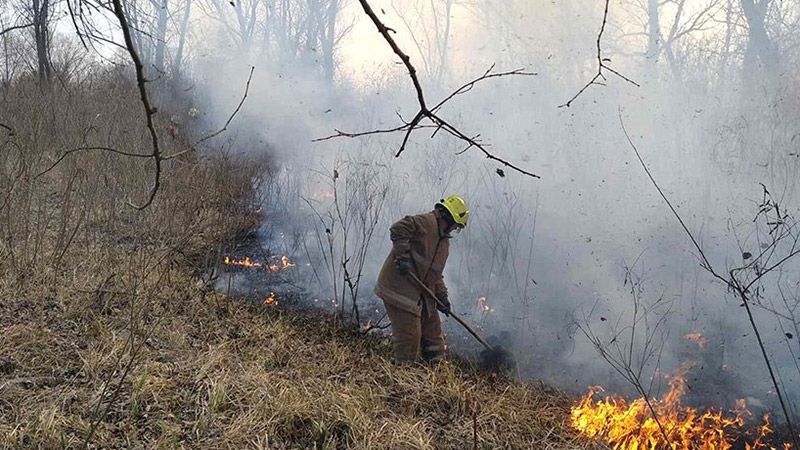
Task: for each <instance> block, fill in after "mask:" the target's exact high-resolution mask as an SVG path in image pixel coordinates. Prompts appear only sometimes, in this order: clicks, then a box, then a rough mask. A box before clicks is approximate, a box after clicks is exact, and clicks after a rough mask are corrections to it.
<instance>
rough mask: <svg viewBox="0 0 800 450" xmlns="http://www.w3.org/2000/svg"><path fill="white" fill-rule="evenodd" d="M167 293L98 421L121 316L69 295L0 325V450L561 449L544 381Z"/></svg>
mask: <svg viewBox="0 0 800 450" xmlns="http://www.w3.org/2000/svg"><path fill="white" fill-rule="evenodd" d="M177 277H178V275H177V274H176V278H177ZM182 284H183V286H181V285H182ZM170 290H171V292H163V293H162V294H163V295H165V296H167V297H166V298H165V300H166V301H159V300H153V301H151V302H149V303H148V304H147V316H148V317H147V319H142V321H143V322H144V323H145V326H143V327H142V328H143V329H144V328H147V325H149V324H151V323H158V324H159V325H158V326H157V327H156V328H155V329H154V330H153V331H152V333H151V334H149V337H147V338H146V344H145V345H144V346H143V347H142V351H141V353H140V354H139V356H138V358H137V362H136V365H135V367H134V368H133V369H132V370H131V372H130V374H129V376H128V377H127V378H126V379H125V380H124V382H123V384H122V393H121V394H120V395H119V397H118V399H117V400H116V401H115V402H114V404H113V405H111V407H110V408H109V411H108V413H107V415H105V416H104V417H100V416H98V415H97V414H93V413H92V410H93V408H94V407H95V405H97V404H98V401H100V400H101V397H100V393H101V392H102V391H103V383H104V380H106V379H107V378H109V375H110V374H111V373H112V372H114V371H115V370H116V371H117V372H119V371H120V370H121V368H120V366H121V365H122V364H116V365H115V362H116V360H117V357H118V356H122V361H123V363H124V362H125V361H127V360H128V359H129V358H130V356H131V355H130V353H131V347H130V345H129V344H128V342H129V341H128V338H129V332H130V330H129V329H128V327H127V323H128V320H127V316H128V314H129V312H128V311H127V308H126V307H125V306H128V305H121V306H120V307H114V308H112V309H111V310H110V311H108V312H107V313H106V314H98V313H97V311H96V310H95V309H93V308H92V305H93V303H94V302H95V299H94V298H93V295H91V294H84V295H73V296H69V297H65V298H61V299H60V301H54V305H53V307H54V308H56V309H61V308H59V307H58V306H56V305H55V303H59V304H62V305H65V304H68V305H69V306H68V307H63V310H62V313H61V314H54V315H53V316H52V318H51V319H49V320H55V321H58V322H60V323H49V322H48V319H47V318H46V317H33V316H29V317H27V318H26V319H25V320H20V319H19V318H17V317H13V316H11V317H9V316H6V315H5V314H4V316H3V317H2V321H3V323H5V324H8V323H13V325H9V326H6V327H5V328H4V329H3V331H2V332H1V333H0V342H2V345H0V359H3V360H5V361H10V362H11V364H12V366H13V367H12V368H11V370H10V371H7V373H5V375H4V377H3V379H4V380H6V381H5V382H6V383H11V384H10V385H8V386H6V387H3V388H0V389H1V390H0V392H2V404H0V446H2V447H10V448H30V447H41V448H62V447H79V446H80V445H81V444H82V442H83V441H84V439H85V437H86V434H87V432H88V430H89V428H90V426H91V423H92V421H94V420H96V419H98V418H100V419H102V420H101V422H100V425H99V427H98V429H97V432H96V435H95V437H94V439H93V442H94V445H95V446H96V447H98V448H121V447H129V446H132V447H134V448H365V449H366V448H386V449H398V448H453V449H457V448H472V447H473V443H474V434H475V433H476V434H477V446H478V448H547V447H555V448H569V447H572V445H571V444H570V440H571V439H572V433H571V432H570V431H569V430H568V429H567V428H566V427H565V425H564V419H565V417H566V415H567V413H568V409H569V405H570V404H571V399H569V398H567V397H565V396H563V395H561V394H559V393H557V392H555V391H553V390H550V389H548V388H546V387H544V386H529V385H524V384H516V383H513V382H509V381H507V380H503V379H497V378H493V377H491V376H487V375H481V374H478V373H475V372H471V371H469V370H466V369H462V368H460V367H459V366H458V365H456V364H452V363H444V364H440V365H438V366H435V367H396V366H393V365H392V364H391V363H390V362H389V359H388V358H387V356H388V348H387V347H386V346H385V345H383V344H381V343H378V342H375V341H373V340H370V339H364V338H362V337H361V336H360V335H358V334H355V333H352V332H350V331H347V330H342V329H337V328H335V327H334V326H333V325H331V324H329V323H328V322H326V321H325V320H323V318H321V317H320V316H318V315H310V314H299V313H296V312H295V313H291V312H286V311H281V310H278V309H274V308H266V309H265V308H263V307H257V306H251V305H249V304H248V303H247V302H243V301H241V300H236V299H222V298H220V297H217V296H215V295H214V294H208V295H203V293H202V292H200V291H197V290H194V289H192V288H191V287H189V286H187V285H186V283H184V282H179V283H176V284H173V285H172V286H171V287H170ZM2 294H3V296H4V298H8V297H7V294H8V293H7V291H6V290H5V289H4V290H3V291H2ZM65 295H67V294H66V293H65ZM54 300H55V299H54ZM118 302H121V303H123V304H124V303H125V302H124V300H122V299H119V298H112V303H118ZM70 310H72V311H73V314H69V312H70ZM76 310H79V311H80V312H74V311H76ZM139 339H145V336H144V335H142V336H140V337H139ZM117 381H118V380H117V379H114V383H116V382H117ZM103 400H106V401H107V400H108V393H106V395H105V397H104V398H103ZM102 404H103V406H105V405H106V404H107V403H106V402H103V403H102ZM101 410H102V408H101ZM473 421H474V422H473ZM474 424H475V425H476V426H477V427H474Z"/></svg>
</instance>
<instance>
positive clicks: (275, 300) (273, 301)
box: [262, 292, 278, 305]
mask: <svg viewBox="0 0 800 450" xmlns="http://www.w3.org/2000/svg"><path fill="white" fill-rule="evenodd" d="M262 304H264V305H277V304H278V297H276V296H275V293H274V292H270V293H269V295H268V296H267V298H265V299H264V301H263V302H262Z"/></svg>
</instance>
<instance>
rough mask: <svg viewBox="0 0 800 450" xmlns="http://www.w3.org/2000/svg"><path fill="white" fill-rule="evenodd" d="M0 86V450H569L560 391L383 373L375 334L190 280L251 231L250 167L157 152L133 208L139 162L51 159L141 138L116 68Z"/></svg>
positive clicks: (449, 373)
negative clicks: (43, 84)
mask: <svg viewBox="0 0 800 450" xmlns="http://www.w3.org/2000/svg"><path fill="white" fill-rule="evenodd" d="M7 89H9V91H8V92H4V93H3V94H4V98H6V99H7V100H6V103H5V104H3V108H2V109H1V110H0V111H2V112H0V114H1V115H0V123H2V124H4V125H6V126H7V127H8V129H6V128H0V298H2V301H0V448H48V449H50V448H52V449H61V448H82V447H83V446H84V445H85V444H88V446H89V448H209V449H211V448H273V449H274V448H356V449H374V448H378V449H380V448H385V449H404V448H415V449H416V448H421V449H425V448H452V449H462V448H547V447H553V446H555V447H574V445H573V444H572V439H573V438H572V434H571V432H570V431H569V430H568V429H567V428H566V427H565V425H564V421H565V418H566V417H567V414H568V410H569V405H570V404H571V402H570V399H568V398H566V397H565V396H563V395H561V394H560V393H558V392H555V391H552V390H549V389H547V388H545V387H543V386H527V385H522V384H515V383H511V382H509V381H508V380H502V379H497V378H493V377H487V376H485V375H481V374H479V373H476V372H473V371H470V370H466V369H463V368H460V367H459V366H457V365H454V364H451V363H444V364H441V365H438V366H435V367H395V366H393V365H391V364H390V363H389V362H388V361H389V359H388V352H389V350H388V347H387V346H386V345H384V344H382V343H380V342H377V341H372V340H369V339H364V338H362V337H361V336H360V335H359V334H357V333H354V332H351V331H347V330H342V329H339V328H336V327H335V326H333V325H332V324H330V323H328V322H327V321H326V320H325V319H324V318H321V317H320V316H318V315H304V314H298V313H288V312H285V311H282V310H280V309H275V308H266V309H265V308H262V307H259V306H256V305H254V304H250V303H248V302H246V301H241V300H240V299H227V298H222V297H221V296H220V295H219V294H217V293H216V292H214V291H210V290H208V289H206V287H205V286H203V285H201V284H200V283H198V279H197V277H196V275H197V274H198V273H202V272H204V271H205V270H207V269H208V268H209V267H210V266H213V265H214V264H215V263H216V262H217V260H218V251H219V249H220V248H222V247H224V246H225V245H226V244H227V243H230V242H233V241H235V240H237V239H238V238H240V237H241V236H242V235H243V234H245V233H246V232H247V231H248V230H250V229H251V228H252V226H253V221H254V215H253V213H252V211H253V209H254V208H255V207H256V206H257V205H259V204H260V201H259V199H258V197H257V194H256V192H257V190H256V189H254V186H255V185H257V184H258V182H259V177H261V176H262V174H263V173H265V167H266V166H267V163H266V162H265V161H253V160H252V159H246V158H242V157H236V158H234V157H227V156H225V155H221V154H219V153H217V154H213V155H195V154H188V155H187V157H186V158H183V159H181V160H174V161H170V162H169V163H168V164H167V165H166V166H165V168H164V185H163V186H162V189H161V191H160V192H159V195H158V197H157V199H156V201H155V203H154V204H153V205H152V206H151V207H150V208H148V209H146V210H145V211H141V212H139V211H136V210H134V209H133V208H131V207H129V206H128V205H127V202H128V200H129V199H130V200H132V201H133V202H134V203H136V202H137V201H141V199H142V198H144V196H145V195H146V193H147V190H148V188H149V186H150V183H151V182H152V175H153V174H152V167H151V161H149V160H147V159H142V158H130V157H124V156H120V155H117V154H113V153H109V152H107V151H97V150H87V151H80V152H76V153H74V154H72V155H70V156H68V157H66V158H65V159H64V160H63V161H62V162H61V163H60V164H58V165H57V166H55V167H53V168H52V169H51V170H48V168H49V167H50V166H52V164H53V162H54V161H56V160H57V159H58V158H59V157H60V155H62V154H63V152H64V151H65V150H66V149H70V148H76V147H80V146H110V147H114V148H116V149H117V150H120V151H126V152H132V153H133V152H144V151H146V149H148V148H149V147H148V143H147V140H146V136H145V133H144V129H143V127H142V124H141V110H140V106H139V105H138V103H137V100H136V94H135V90H134V89H133V88H132V84H131V83H130V81H129V80H127V79H126V78H124V77H122V76H120V75H119V74H116V73H114V72H110V73H104V74H101V75H97V76H93V77H92V78H88V79H85V80H82V81H76V82H74V83H73V84H71V85H70V86H69V87H68V88H67V89H61V88H53V89H52V90H51V91H47V92H43V91H41V90H40V88H39V87H38V86H37V85H36V84H34V83H29V82H25V81H24V80H23V81H18V82H16V83H15V84H14V85H12V86H11V87H8V88H7ZM162 108H163V106H162ZM162 111H166V109H165V108H164V109H162ZM174 114H181V113H180V112H179V111H178V112H174ZM165 116H166V113H164V112H162V113H160V114H159V115H158V116H157V117H158V118H159V122H158V127H159V130H160V132H161V133H162V136H161V139H162V142H163V143H164V145H165V152H166V153H172V152H175V151H181V150H182V149H184V148H185V143H186V142H187V141H188V140H190V137H191V136H190V133H191V130H189V129H188V125H185V126H184V127H183V129H180V130H179V133H178V135H177V136H176V137H174V138H173V137H172V135H171V134H169V133H167V132H166V126H167V125H168V124H167V123H166V121H165V120H163V119H164V117H165ZM183 123H190V122H189V119H188V118H185V117H184V118H183Z"/></svg>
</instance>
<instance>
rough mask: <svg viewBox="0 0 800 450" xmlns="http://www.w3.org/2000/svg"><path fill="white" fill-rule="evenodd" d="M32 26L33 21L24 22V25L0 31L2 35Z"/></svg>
mask: <svg viewBox="0 0 800 450" xmlns="http://www.w3.org/2000/svg"><path fill="white" fill-rule="evenodd" d="M32 26H33V24H32V23H26V24H22V25H14V26H11V27H8V28H6V29H5V30H2V31H0V36H2V35H4V34H6V33H8V32H9V31H14V30H22V29H25V28H30V27H32Z"/></svg>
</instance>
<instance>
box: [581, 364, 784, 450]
mask: <svg viewBox="0 0 800 450" xmlns="http://www.w3.org/2000/svg"><path fill="white" fill-rule="evenodd" d="M688 369H689V366H684V367H683V368H682V369H681V370H679V373H678V374H677V375H675V376H674V377H673V378H672V379H671V380H670V382H669V385H670V390H669V392H668V393H667V394H666V395H665V396H664V397H663V398H661V399H650V404H651V405H652V409H653V410H654V411H655V413H656V415H657V416H658V421H656V420H654V419H653V414H652V413H651V410H650V407H649V406H648V404H647V402H646V401H645V399H644V398H639V399H636V400H634V401H631V402H628V401H626V400H625V399H623V398H619V397H616V398H615V397H606V398H605V399H604V400H597V401H595V400H594V397H595V395H596V394H598V393H600V392H602V391H603V389H602V388H601V387H594V388H592V389H590V390H589V393H588V394H587V395H586V396H585V397H584V398H583V400H581V401H580V402H579V403H578V404H577V405H575V406H574V407H573V408H572V417H571V424H572V426H573V427H574V428H575V429H576V430H578V431H579V432H580V433H581V434H583V435H585V436H587V437H589V438H596V439H602V440H604V441H606V442H608V443H609V444H610V446H611V447H612V448H614V449H616V450H633V449H651V450H656V449H662V448H671V449H675V450H679V449H681V450H683V449H685V450H689V449H701V450H712V449H714V450H718V449H719V450H727V449H731V448H733V446H734V444H735V443H740V444H741V443H742V441H744V448H745V449H746V450H755V449H776V448H782V449H784V450H788V449H790V448H791V444H783V445H782V446H779V447H774V446H772V445H770V444H767V442H769V437H770V435H771V434H772V431H773V430H772V428H771V426H770V423H769V417H768V416H767V415H765V416H764V418H763V423H762V424H761V425H760V426H759V427H757V428H755V429H749V428H748V426H747V424H746V420H747V419H748V418H749V417H750V416H751V414H750V412H749V411H747V409H746V405H745V402H744V400H740V401H737V408H736V409H735V410H733V411H730V412H729V413H723V412H722V411H715V410H713V409H708V410H707V411H705V412H700V411H698V410H696V409H695V408H691V407H688V406H684V405H682V404H681V398H682V397H683V394H684V393H685V392H686V380H685V378H684V376H685V373H686V371H687V370H688Z"/></svg>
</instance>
